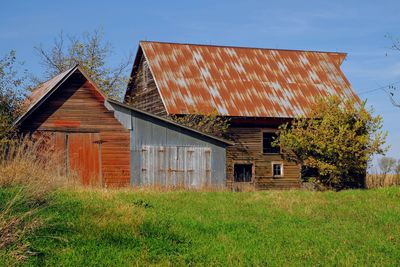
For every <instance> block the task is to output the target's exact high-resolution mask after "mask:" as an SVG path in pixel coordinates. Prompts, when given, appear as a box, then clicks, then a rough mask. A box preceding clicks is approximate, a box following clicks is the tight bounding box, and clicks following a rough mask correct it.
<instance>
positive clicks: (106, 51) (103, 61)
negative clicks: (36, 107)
mask: <svg viewBox="0 0 400 267" xmlns="http://www.w3.org/2000/svg"><path fill="white" fill-rule="evenodd" d="M35 49H36V51H37V52H38V55H39V57H40V59H41V63H42V65H43V66H44V67H45V69H46V76H47V77H46V78H51V77H53V76H54V75H57V74H59V73H61V72H63V71H65V70H67V69H69V68H71V67H73V66H74V65H75V64H79V65H80V67H81V68H82V69H83V70H84V71H85V72H86V73H88V74H89V76H90V77H91V79H92V80H93V81H94V82H95V83H96V84H97V85H98V86H99V87H100V89H101V90H103V92H104V93H106V94H107V95H108V96H110V97H113V98H118V97H119V96H121V95H122V93H123V91H124V90H125V88H126V84H127V81H128V74H129V73H128V68H129V67H130V65H131V59H132V56H131V55H129V56H128V57H127V58H126V59H124V60H122V61H121V62H120V63H119V64H117V65H116V66H114V67H108V66H107V60H108V59H109V57H110V56H111V55H112V54H113V49H112V46H111V44H110V43H109V42H107V41H105V40H104V34H103V32H102V31H101V30H95V31H93V32H92V33H89V32H84V33H83V34H81V35H80V36H65V35H64V34H63V32H61V33H60V34H59V35H58V36H57V37H56V38H55V39H54V42H53V44H52V46H51V47H49V48H44V47H43V46H42V45H40V46H39V47H35Z"/></svg>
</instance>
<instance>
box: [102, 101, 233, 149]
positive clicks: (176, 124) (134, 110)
mask: <svg viewBox="0 0 400 267" xmlns="http://www.w3.org/2000/svg"><path fill="white" fill-rule="evenodd" d="M107 102H109V103H111V104H115V105H117V106H120V107H123V108H125V109H128V110H132V111H133V112H136V113H139V114H141V115H143V116H145V117H148V118H153V119H155V120H157V121H160V122H164V123H166V124H169V125H173V126H175V127H177V128H180V129H184V130H187V131H189V132H191V133H194V134H196V135H200V136H204V137H206V138H209V139H213V140H215V141H218V142H220V143H223V144H225V145H234V144H235V143H234V142H232V141H229V140H226V139H224V138H221V137H217V136H214V135H211V134H207V133H204V132H201V131H199V130H196V129H193V128H190V127H187V126H185V125H182V124H179V123H177V122H175V121H173V120H170V119H166V118H163V117H160V116H157V115H154V114H151V113H149V112H146V111H143V110H140V109H137V108H134V107H132V106H130V105H127V104H124V103H121V102H119V101H116V100H114V99H107Z"/></svg>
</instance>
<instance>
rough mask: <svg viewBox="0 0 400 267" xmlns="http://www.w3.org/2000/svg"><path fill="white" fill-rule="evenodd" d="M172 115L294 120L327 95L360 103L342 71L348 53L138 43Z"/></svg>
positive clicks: (166, 106)
mask: <svg viewBox="0 0 400 267" xmlns="http://www.w3.org/2000/svg"><path fill="white" fill-rule="evenodd" d="M140 48H141V49H142V51H143V54H144V56H145V58H146V60H147V61H148V64H149V67H150V70H151V72H152V74H153V76H154V79H155V82H156V84H157V87H158V90H159V92H160V95H161V98H162V100H163V103H164V105H165V108H166V110H167V112H168V113H169V114H192V113H203V114H206V113H212V112H218V114H220V115H225V116H247V117H276V118H292V117H295V116H300V115H305V114H306V112H307V109H308V108H309V107H310V105H311V104H312V102H313V101H314V100H315V99H316V98H318V97H323V96H328V95H338V96H339V97H341V98H343V99H355V100H356V101H359V98H358V97H357V95H356V94H355V92H354V91H353V90H352V88H351V85H350V83H349V81H348V80H347V79H346V77H345V75H344V74H343V72H342V71H341V69H340V65H341V63H342V62H343V60H344V59H345V58H346V54H344V53H337V52H319V51H300V50H280V49H263V48H245V47H226V46H213V45H195V44H176V43H162V42H147V41H142V42H140Z"/></svg>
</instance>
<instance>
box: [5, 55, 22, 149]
mask: <svg viewBox="0 0 400 267" xmlns="http://www.w3.org/2000/svg"><path fill="white" fill-rule="evenodd" d="M22 67H23V63H21V62H18V61H17V56H16V52H15V51H14V50H12V51H10V52H8V53H7V54H5V55H4V56H3V57H2V58H0V142H5V141H8V140H9V139H10V138H12V137H13V135H14V134H15V131H14V128H13V126H12V125H13V122H14V120H15V119H16V118H17V117H18V116H19V115H20V114H21V112H22V101H23V99H24V97H25V92H26V88H28V74H27V71H26V70H24V69H22Z"/></svg>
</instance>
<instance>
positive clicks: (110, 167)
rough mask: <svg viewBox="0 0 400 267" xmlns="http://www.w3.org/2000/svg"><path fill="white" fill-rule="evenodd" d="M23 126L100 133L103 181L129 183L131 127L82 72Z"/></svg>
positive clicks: (24, 128) (28, 129) (109, 184)
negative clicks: (107, 107)
mask: <svg viewBox="0 0 400 267" xmlns="http://www.w3.org/2000/svg"><path fill="white" fill-rule="evenodd" d="M20 129H21V131H22V132H23V133H36V132H59V133H64V134H66V135H67V134H68V133H88V134H89V133H98V135H99V136H100V140H99V149H100V151H101V153H100V158H101V162H100V165H101V176H102V182H103V185H104V186H107V187H114V186H126V185H129V183H130V150H129V147H130V140H129V131H128V130H126V129H125V128H124V127H123V126H122V125H121V124H120V123H119V122H118V121H117V120H116V119H115V118H114V115H113V112H111V111H109V110H107V109H106V108H105V107H104V103H103V99H102V98H101V97H100V96H99V94H98V93H97V91H96V89H95V88H94V86H93V85H92V84H91V83H90V82H89V81H87V80H86V78H85V77H84V76H83V75H82V74H81V73H80V72H78V71H77V72H75V73H74V74H73V75H72V76H71V77H70V78H69V79H68V80H67V81H65V82H64V83H63V84H62V85H61V87H60V88H58V90H57V91H56V92H54V93H53V95H51V96H50V98H49V99H47V100H46V101H45V103H43V104H42V105H41V106H40V107H39V108H38V109H37V110H35V111H34V112H33V113H32V114H31V115H30V117H29V118H27V119H26V120H25V121H24V122H23V123H22V124H21V126H20Z"/></svg>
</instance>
